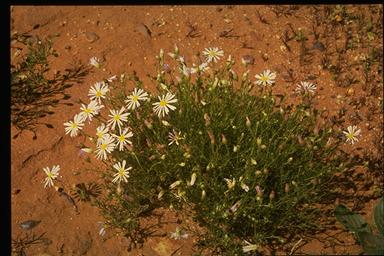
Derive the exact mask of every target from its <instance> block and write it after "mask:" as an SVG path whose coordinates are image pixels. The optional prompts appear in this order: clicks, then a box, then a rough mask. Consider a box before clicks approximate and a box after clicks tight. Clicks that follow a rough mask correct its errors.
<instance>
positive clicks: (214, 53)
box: [203, 47, 224, 63]
mask: <svg viewBox="0 0 384 256" xmlns="http://www.w3.org/2000/svg"><path fill="white" fill-rule="evenodd" d="M203 55H204V56H205V57H206V62H208V63H209V62H212V61H214V62H217V61H218V60H220V57H223V56H224V52H223V50H220V49H219V48H218V47H212V48H205V49H204V51H203Z"/></svg>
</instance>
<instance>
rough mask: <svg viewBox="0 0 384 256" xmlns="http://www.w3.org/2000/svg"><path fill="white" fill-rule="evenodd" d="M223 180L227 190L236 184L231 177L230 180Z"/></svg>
mask: <svg viewBox="0 0 384 256" xmlns="http://www.w3.org/2000/svg"><path fill="white" fill-rule="evenodd" d="M224 180H225V182H226V183H227V187H228V190H231V189H233V187H234V186H235V185H236V179H235V178H232V180H230V179H227V178H224Z"/></svg>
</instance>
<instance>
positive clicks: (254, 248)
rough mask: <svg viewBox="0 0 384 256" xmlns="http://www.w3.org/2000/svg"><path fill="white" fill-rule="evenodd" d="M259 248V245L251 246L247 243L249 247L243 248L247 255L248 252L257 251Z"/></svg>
mask: <svg viewBox="0 0 384 256" xmlns="http://www.w3.org/2000/svg"><path fill="white" fill-rule="evenodd" d="M258 248H259V246H258V245H257V244H251V243H249V242H247V245H244V246H243V252H244V253H247V252H252V251H256V250H257V249H258Z"/></svg>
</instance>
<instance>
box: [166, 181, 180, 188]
mask: <svg viewBox="0 0 384 256" xmlns="http://www.w3.org/2000/svg"><path fill="white" fill-rule="evenodd" d="M180 184H181V180H177V181H175V182H173V183H172V184H171V185H170V186H169V189H174V188H175V187H177V186H179V185H180Z"/></svg>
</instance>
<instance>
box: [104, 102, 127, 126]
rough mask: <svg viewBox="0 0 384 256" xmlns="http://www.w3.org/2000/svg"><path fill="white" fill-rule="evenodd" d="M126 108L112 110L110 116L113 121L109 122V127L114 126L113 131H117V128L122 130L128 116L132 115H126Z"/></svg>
mask: <svg viewBox="0 0 384 256" xmlns="http://www.w3.org/2000/svg"><path fill="white" fill-rule="evenodd" d="M124 111H125V108H124V107H121V109H120V110H113V109H112V110H110V112H111V114H110V115H108V116H109V117H110V118H111V119H109V120H108V124H107V125H108V126H110V125H112V130H114V129H115V126H116V124H117V126H118V127H119V129H120V130H121V126H122V125H123V122H127V121H128V116H129V115H130V114H129V113H124Z"/></svg>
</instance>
